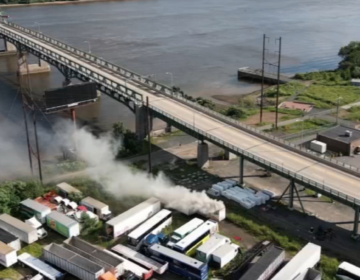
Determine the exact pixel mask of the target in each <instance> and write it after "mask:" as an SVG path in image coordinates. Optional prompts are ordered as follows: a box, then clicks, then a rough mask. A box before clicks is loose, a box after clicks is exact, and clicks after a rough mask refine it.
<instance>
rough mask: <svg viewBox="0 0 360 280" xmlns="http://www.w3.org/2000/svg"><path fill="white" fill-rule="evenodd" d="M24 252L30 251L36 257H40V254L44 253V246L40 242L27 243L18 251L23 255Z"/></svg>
mask: <svg viewBox="0 0 360 280" xmlns="http://www.w3.org/2000/svg"><path fill="white" fill-rule="evenodd" d="M22 253H28V254H30V255H32V256H34V257H35V258H40V256H41V255H42V246H41V245H40V244H39V243H32V244H29V245H26V246H25V247H23V248H22V249H21V250H20V251H19V252H18V255H21V254H22Z"/></svg>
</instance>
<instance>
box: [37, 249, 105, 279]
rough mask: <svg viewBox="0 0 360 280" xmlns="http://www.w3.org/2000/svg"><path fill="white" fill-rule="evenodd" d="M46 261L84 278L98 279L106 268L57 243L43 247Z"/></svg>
mask: <svg viewBox="0 0 360 280" xmlns="http://www.w3.org/2000/svg"><path fill="white" fill-rule="evenodd" d="M43 257H44V259H45V261H47V262H49V263H51V264H53V265H54V266H56V267H58V268H61V269H62V270H65V271H66V272H68V273H70V274H72V275H74V276H76V277H78V278H80V279H82V280H97V279H98V278H99V276H100V275H102V274H104V273H105V270H104V268H103V267H101V266H100V265H98V264H96V263H94V262H92V261H90V260H88V259H86V258H84V257H82V256H80V255H78V254H76V253H74V252H72V251H70V250H68V249H66V248H64V247H61V246H60V245H57V244H55V243H51V244H49V245H47V246H45V247H43Z"/></svg>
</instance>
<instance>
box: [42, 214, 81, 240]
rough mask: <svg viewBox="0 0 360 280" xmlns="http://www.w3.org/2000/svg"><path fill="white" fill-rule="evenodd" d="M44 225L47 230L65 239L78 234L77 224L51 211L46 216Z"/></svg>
mask: <svg viewBox="0 0 360 280" xmlns="http://www.w3.org/2000/svg"><path fill="white" fill-rule="evenodd" d="M46 224H47V226H48V227H49V228H51V229H53V230H55V231H56V232H58V233H60V234H61V235H63V236H65V237H72V236H77V235H79V234H80V225H79V223H78V222H77V221H75V220H73V219H71V218H69V217H67V216H66V215H65V214H62V213H60V212H56V211H53V212H51V213H50V214H49V215H47V216H46Z"/></svg>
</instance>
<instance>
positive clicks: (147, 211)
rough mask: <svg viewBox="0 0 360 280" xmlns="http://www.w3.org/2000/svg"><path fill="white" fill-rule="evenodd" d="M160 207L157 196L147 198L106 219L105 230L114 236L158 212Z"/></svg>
mask: <svg viewBox="0 0 360 280" xmlns="http://www.w3.org/2000/svg"><path fill="white" fill-rule="evenodd" d="M160 208H161V205H160V201H159V200H158V199H157V198H154V197H152V198H149V199H148V200H146V201H144V202H142V203H140V204H138V205H136V206H135V207H133V208H131V209H129V210H127V211H126V212H124V213H122V214H120V215H118V216H116V217H115V218H112V219H111V220H109V221H107V222H106V232H107V234H108V235H110V236H112V237H113V238H116V237H118V236H120V235H122V234H124V233H126V232H128V231H130V230H131V229H133V228H135V227H136V226H138V225H139V224H141V223H142V222H143V221H145V220H147V219H148V218H150V217H151V216H152V215H154V214H156V213H157V212H159V211H160Z"/></svg>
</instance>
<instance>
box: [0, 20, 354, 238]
mask: <svg viewBox="0 0 360 280" xmlns="http://www.w3.org/2000/svg"><path fill="white" fill-rule="evenodd" d="M0 34H1V35H2V37H3V38H4V40H5V42H6V45H7V44H11V45H13V46H15V47H16V50H17V53H18V56H19V58H23V57H24V55H26V53H30V54H32V55H35V56H36V57H38V58H39V59H40V60H41V61H44V62H46V63H49V64H51V65H53V66H54V67H56V68H57V69H59V71H60V72H61V73H63V75H64V76H65V79H66V81H70V80H71V79H72V78H77V79H79V80H81V81H94V82H96V83H97V86H98V89H99V90H100V91H102V92H103V93H105V94H107V95H108V96H110V97H111V98H113V99H115V100H117V101H119V102H122V103H125V104H127V105H128V106H129V108H130V109H131V110H133V111H134V112H135V116H136V130H137V132H138V134H139V135H145V133H144V129H145V128H144V123H146V121H145V120H146V114H145V112H146V110H147V104H146V103H145V100H146V99H147V98H148V100H149V104H148V107H149V109H150V110H151V112H152V115H153V116H154V117H158V118H160V119H161V120H163V121H165V122H166V123H168V124H170V125H173V126H175V127H177V128H179V129H180V130H183V131H185V132H186V133H189V134H191V135H193V136H195V137H197V138H198V139H199V144H198V163H199V165H200V166H203V165H204V164H206V162H207V161H208V146H207V144H206V142H205V141H208V142H211V143H213V144H215V145H217V146H219V147H222V148H224V149H225V150H226V151H228V152H230V153H233V154H235V155H237V156H239V159H240V183H243V163H244V160H248V161H250V162H253V163H255V164H257V165H258V166H261V167H263V168H265V169H267V170H269V171H271V172H274V173H276V174H279V175H281V176H283V177H285V178H288V179H289V181H290V184H289V186H288V188H287V189H288V190H289V193H290V196H289V197H290V198H289V207H290V208H292V207H293V200H294V196H295V194H297V195H298V192H297V189H296V184H300V185H303V186H304V187H306V188H309V189H312V190H314V191H315V192H317V193H321V194H323V195H325V196H328V197H330V198H332V199H334V200H337V201H339V202H341V203H343V204H346V205H348V206H350V207H353V208H354V210H355V219H354V229H353V234H358V220H359V208H360V179H359V177H360V170H358V169H357V168H354V167H352V166H350V165H346V164H344V163H342V162H337V161H336V160H333V159H330V158H326V157H320V156H318V155H316V154H315V153H312V152H311V151H309V150H306V149H301V148H300V147H297V146H296V145H294V144H291V143H289V142H286V141H284V140H281V139H278V138H276V137H274V136H272V135H269V134H266V133H263V132H261V131H258V130H256V129H255V128H252V127H249V126H246V125H244V124H242V123H240V122H238V121H236V120H233V119H231V118H227V117H225V116H223V115H221V114H218V113H216V112H214V111H212V110H210V109H207V108H204V107H202V106H200V105H199V104H197V103H194V102H192V101H189V100H187V99H185V98H183V97H182V96H179V95H178V94H177V93H174V92H173V91H172V89H171V88H169V87H167V86H165V85H162V84H159V83H156V82H154V81H152V80H150V79H148V78H146V77H143V76H141V75H139V74H136V73H134V72H132V71H130V70H127V69H125V68H123V67H121V66H118V65H114V64H112V63H110V62H108V61H105V60H104V59H101V58H98V57H96V56H94V55H92V54H89V53H87V52H84V51H82V50H79V49H76V48H74V47H72V46H69V45H67V44H65V43H63V42H60V41H58V40H55V39H53V38H50V37H48V36H46V35H44V34H43V33H38V32H35V31H33V30H30V29H27V28H24V27H22V26H19V25H17V24H14V23H10V22H6V21H5V22H2V23H1V24H0ZM11 45H9V46H11ZM11 51H13V50H11ZM41 65H42V64H41V63H39V65H38V66H39V67H42V66H41ZM32 69H33V70H34V71H36V69H37V68H36V67H35V66H34V67H33V68H32ZM39 69H40V68H39ZM298 197H299V196H298ZM300 202H301V201H300Z"/></svg>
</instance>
